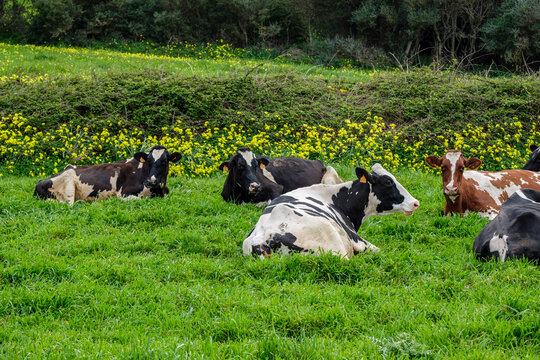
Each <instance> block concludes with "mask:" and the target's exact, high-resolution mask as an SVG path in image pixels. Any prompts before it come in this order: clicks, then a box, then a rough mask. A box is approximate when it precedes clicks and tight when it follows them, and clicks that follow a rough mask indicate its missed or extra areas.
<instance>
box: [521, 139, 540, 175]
mask: <svg viewBox="0 0 540 360" xmlns="http://www.w3.org/2000/svg"><path fill="white" fill-rule="evenodd" d="M530 149H531V151H532V154H531V158H530V159H529V161H527V163H526V164H525V166H523V170H529V171H540V147H538V146H537V145H531V147H530Z"/></svg>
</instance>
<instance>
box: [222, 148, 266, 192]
mask: <svg viewBox="0 0 540 360" xmlns="http://www.w3.org/2000/svg"><path fill="white" fill-rule="evenodd" d="M268 163H269V161H268V159H267V158H265V157H256V156H255V155H254V154H253V153H252V152H251V150H250V149H249V148H248V147H242V148H239V149H238V150H237V151H236V154H234V155H233V156H232V157H231V158H230V159H229V161H225V162H223V163H222V164H221V165H219V169H220V170H222V171H226V172H228V173H229V174H228V175H227V179H226V180H225V185H224V186H223V191H222V193H221V196H223V199H225V200H226V201H230V200H232V201H234V202H242V201H246V202H247V201H249V200H250V199H251V198H253V197H254V196H255V195H257V193H258V192H259V191H260V190H261V184H260V183H259V181H258V179H257V175H256V174H257V170H258V169H259V168H264V167H265V166H266V165H268Z"/></svg>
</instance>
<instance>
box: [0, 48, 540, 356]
mask: <svg viewBox="0 0 540 360" xmlns="http://www.w3.org/2000/svg"><path fill="white" fill-rule="evenodd" d="M212 51H213V50H212ZM229 55H230V56H229ZM229 55H228V54H227V53H226V51H225V53H224V54H221V53H220V54H218V55H216V54H214V53H212V54H206V55H204V54H203V55H201V56H200V57H186V58H182V57H168V56H157V55H152V54H123V53H119V52H114V51H110V50H90V49H70V48H55V47H38V46H19V45H8V44H0V115H1V118H0V161H1V162H0V266H1V273H0V358H6V359H10V358H25V359H42V358H53V359H63V358H65V359H72V358H120V359H152V358H195V359H203V358H211V359H224V358H236V359H291V358H296V359H344V358H345V359H352V358H355V359H361V358H364V359H367V358H384V359H412V358H416V359H443V358H444V359H447V358H454V359H465V358H468V359H511V358H520V359H521V358H538V354H539V353H540V335H538V334H539V332H540V298H539V297H538V293H539V292H540V275H539V272H538V265H536V264H533V263H528V262H526V261H521V260H519V261H508V262H506V263H498V262H481V261H478V260H476V259H475V258H474V256H473V255H472V251H471V249H472V244H473V240H474V238H475V236H476V234H478V232H479V231H480V230H481V229H482V227H483V226H484V225H485V224H486V222H487V220H485V219H482V218H480V217H478V216H477V215H474V214H473V215H469V216H465V217H451V218H450V217H443V216H442V215H441V211H442V209H443V205H444V198H443V195H442V190H441V179H440V175H438V174H433V173H429V174H427V173H426V172H427V171H433V170H429V169H428V168H427V166H425V165H424V162H423V159H424V158H425V156H426V155H428V154H433V153H438V154H440V155H442V153H444V151H445V149H446V148H449V147H453V148H458V149H464V150H467V152H468V153H469V155H470V156H472V155H476V156H478V157H480V158H481V159H482V160H483V161H484V167H483V168H482V169H483V170H496V169H499V168H502V167H520V166H522V164H524V162H525V160H526V159H527V158H528V156H529V150H528V149H529V145H531V144H533V143H539V142H540V131H539V128H538V126H537V124H538V119H539V116H540V102H539V101H538V99H539V96H537V95H538V94H540V86H539V83H538V79H537V78H535V77H520V76H515V75H513V76H508V77H501V78H489V77H488V76H487V74H486V76H485V77H484V76H482V77H480V76H473V75H470V74H461V73H459V72H455V71H448V72H440V71H439V70H438V69H421V70H418V71H411V72H408V71H407V72H405V71H403V72H399V71H384V72H381V71H377V70H370V71H366V70H357V69H351V68H347V67H345V68H342V69H329V68H324V67H320V66H312V65H306V64H293V63H291V62H287V61H281V60H277V61H265V60H260V59H259V60H246V59H240V58H238V57H235V56H234V54H232V53H231V54H229ZM372 114H373V115H372ZM456 124H457V127H456ZM157 143H161V144H162V145H165V146H166V147H167V148H168V149H169V150H170V151H180V152H181V153H182V155H183V158H182V161H181V162H180V163H178V164H176V165H175V166H172V167H171V172H170V173H171V175H172V176H171V177H170V178H169V182H168V185H169V187H170V189H171V193H170V195H169V197H167V198H165V199H161V198H158V199H145V200H141V201H121V200H118V199H112V200H107V201H101V202H96V203H80V202H78V203H76V204H75V205H74V206H72V207H70V206H68V205H66V204H59V203H56V202H49V201H41V200H37V199H34V198H33V197H32V192H33V189H34V185H35V184H36V182H37V181H38V179H42V178H45V177H47V176H50V175H52V174H53V173H55V172H57V170H58V169H62V168H63V167H64V166H65V165H66V164H68V163H73V164H88V163H101V162H110V161H115V160H119V159H125V158H126V157H129V156H131V155H133V153H134V152H136V151H139V150H147V148H149V147H150V146H152V145H154V144H157ZM246 145H247V146H250V147H251V148H252V149H253V150H254V151H255V152H257V153H258V154H266V155H270V156H280V155H297V156H302V157H308V158H312V159H322V160H324V161H325V163H331V164H333V165H334V166H335V167H336V169H337V170H338V173H339V174H340V175H341V176H342V178H344V179H345V180H349V179H353V174H354V166H355V165H358V164H360V165H362V166H364V167H367V166H370V165H372V164H373V163H375V162H381V163H382V164H383V165H384V166H385V167H387V168H388V169H392V170H393V171H392V172H393V173H394V174H395V175H396V177H397V178H398V180H399V181H400V182H401V183H402V184H403V185H404V186H405V187H406V188H407V189H408V190H409V192H410V193H411V194H412V195H413V196H414V197H416V198H417V199H418V200H419V201H420V209H419V210H418V211H416V212H415V214H414V215H412V216H410V217H407V216H404V215H391V216H387V217H375V218H371V219H369V220H368V221H367V222H366V223H364V224H363V225H362V227H361V228H360V231H359V234H360V236H362V237H364V238H366V240H368V241H370V242H372V243H373V244H374V245H376V246H378V247H379V248H380V249H381V251H380V252H379V253H377V254H360V255H358V256H356V257H354V258H353V259H352V260H350V261H346V260H342V259H340V258H338V257H335V256H330V255H325V256H322V257H316V256H299V255H295V256H291V257H279V256H278V257H273V258H271V259H265V260H264V261H260V260H256V259H254V258H251V257H244V256H243V255H242V253H241V244H242V241H243V240H244V238H245V237H246V236H247V234H248V233H249V231H250V230H251V229H252V227H253V225H254V224H255V223H256V221H257V219H258V217H259V215H260V214H261V212H262V211H263V210H262V209H261V208H257V207H255V206H253V205H244V206H236V205H233V204H229V203H226V202H224V201H223V200H222V199H221V197H220V192H221V186H222V184H223V182H224V179H225V176H224V175H223V174H220V173H218V169H217V167H218V165H219V163H220V162H221V161H223V160H225V159H227V158H228V157H229V155H231V154H232V153H234V152H235V151H236V149H237V148H238V147H239V146H246ZM396 169H397V170H396ZM394 170H395V171H394ZM37 175H39V177H38V176H37Z"/></svg>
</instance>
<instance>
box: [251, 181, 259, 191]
mask: <svg viewBox="0 0 540 360" xmlns="http://www.w3.org/2000/svg"><path fill="white" fill-rule="evenodd" d="M260 189H261V185H259V184H258V183H255V182H254V183H251V184H249V192H257V191H259V190H260Z"/></svg>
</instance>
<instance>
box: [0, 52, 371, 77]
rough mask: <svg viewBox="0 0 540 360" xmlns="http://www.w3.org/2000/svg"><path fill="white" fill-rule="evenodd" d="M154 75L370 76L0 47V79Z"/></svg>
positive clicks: (294, 66)
mask: <svg viewBox="0 0 540 360" xmlns="http://www.w3.org/2000/svg"><path fill="white" fill-rule="evenodd" d="M141 70H151V71H159V72H163V73H164V74H170V73H173V74H176V75H180V76H202V77H205V78H208V77H209V78H216V77H217V78H223V77H225V78H228V77H244V76H248V75H258V76H260V77H265V76H269V75H290V76H299V77H309V78H313V77H315V78H323V79H328V80H333V81H340V80H347V81H349V82H354V81H365V80H367V79H368V78H370V77H371V76H372V75H373V71H369V70H361V69H352V68H340V69H334V68H327V67H324V66H318V65H313V64H300V63H293V62H287V61H280V60H279V59H277V60H276V61H273V60H272V59H267V60H257V59H251V60H249V59H240V58H237V57H228V58H221V59H199V58H194V57H170V56H163V55H152V54H140V53H139V54H137V53H124V52H120V51H115V50H99V49H86V48H64V47H44V46H34V45H11V44H6V43H0V76H1V75H5V76H10V75H13V74H16V75H26V76H31V77H33V76H39V75H44V74H47V75H49V76H59V75H74V74H78V75H84V76H95V75H99V74H104V73H108V72H138V71H141Z"/></svg>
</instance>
